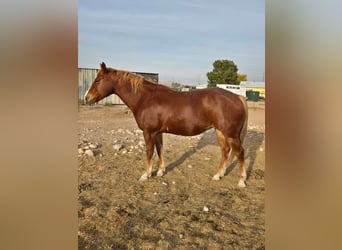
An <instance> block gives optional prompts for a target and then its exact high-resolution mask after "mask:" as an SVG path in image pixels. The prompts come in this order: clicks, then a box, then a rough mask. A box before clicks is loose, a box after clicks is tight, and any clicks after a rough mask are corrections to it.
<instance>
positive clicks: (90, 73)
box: [78, 68, 159, 104]
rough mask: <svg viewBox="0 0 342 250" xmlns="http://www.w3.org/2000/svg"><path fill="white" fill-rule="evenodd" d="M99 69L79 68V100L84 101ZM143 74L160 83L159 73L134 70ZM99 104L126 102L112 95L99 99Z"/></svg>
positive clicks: (148, 78) (146, 77)
mask: <svg viewBox="0 0 342 250" xmlns="http://www.w3.org/2000/svg"><path fill="white" fill-rule="evenodd" d="M98 71H99V69H89V68H78V101H79V103H82V104H83V102H84V100H83V98H84V95H85V93H86V92H87V90H88V89H89V88H90V86H91V84H92V83H93V81H94V79H95V77H96V74H97V72H98ZM132 73H135V74H139V75H141V76H143V77H144V78H145V79H147V80H150V81H154V82H156V83H158V81H159V78H158V73H146V72H132ZM99 104H124V103H123V102H122V100H121V99H120V98H119V97H118V96H117V95H110V96H107V97H106V98H104V99H103V100H101V101H99Z"/></svg>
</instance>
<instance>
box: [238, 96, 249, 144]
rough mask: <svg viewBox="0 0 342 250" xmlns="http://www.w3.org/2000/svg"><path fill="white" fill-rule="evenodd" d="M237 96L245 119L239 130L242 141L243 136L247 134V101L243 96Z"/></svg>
mask: <svg viewBox="0 0 342 250" xmlns="http://www.w3.org/2000/svg"><path fill="white" fill-rule="evenodd" d="M239 98H240V100H241V102H242V104H243V109H244V111H245V119H244V121H243V125H242V127H241V130H240V141H241V143H243V140H244V139H245V136H246V134H247V123H248V106H247V101H246V98H245V97H244V96H241V95H239Z"/></svg>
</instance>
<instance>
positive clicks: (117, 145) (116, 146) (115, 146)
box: [113, 144, 124, 150]
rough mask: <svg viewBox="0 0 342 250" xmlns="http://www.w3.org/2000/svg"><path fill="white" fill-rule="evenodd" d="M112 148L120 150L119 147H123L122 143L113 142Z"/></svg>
mask: <svg viewBox="0 0 342 250" xmlns="http://www.w3.org/2000/svg"><path fill="white" fill-rule="evenodd" d="M113 148H114V149H115V150H120V149H123V148H124V145H122V144H114V145H113Z"/></svg>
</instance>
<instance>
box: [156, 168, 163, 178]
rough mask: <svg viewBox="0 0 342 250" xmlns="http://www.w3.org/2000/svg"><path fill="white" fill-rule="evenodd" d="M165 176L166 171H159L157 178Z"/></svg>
mask: <svg viewBox="0 0 342 250" xmlns="http://www.w3.org/2000/svg"><path fill="white" fill-rule="evenodd" d="M163 175H164V170H161V169H159V170H158V172H157V176H159V177H161V176H163Z"/></svg>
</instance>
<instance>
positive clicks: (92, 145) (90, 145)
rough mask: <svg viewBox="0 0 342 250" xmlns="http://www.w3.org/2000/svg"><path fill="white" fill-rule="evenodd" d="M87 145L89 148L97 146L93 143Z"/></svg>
mask: <svg viewBox="0 0 342 250" xmlns="http://www.w3.org/2000/svg"><path fill="white" fill-rule="evenodd" d="M89 147H90V148H93V149H95V148H97V146H96V145H94V144H89Z"/></svg>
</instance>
